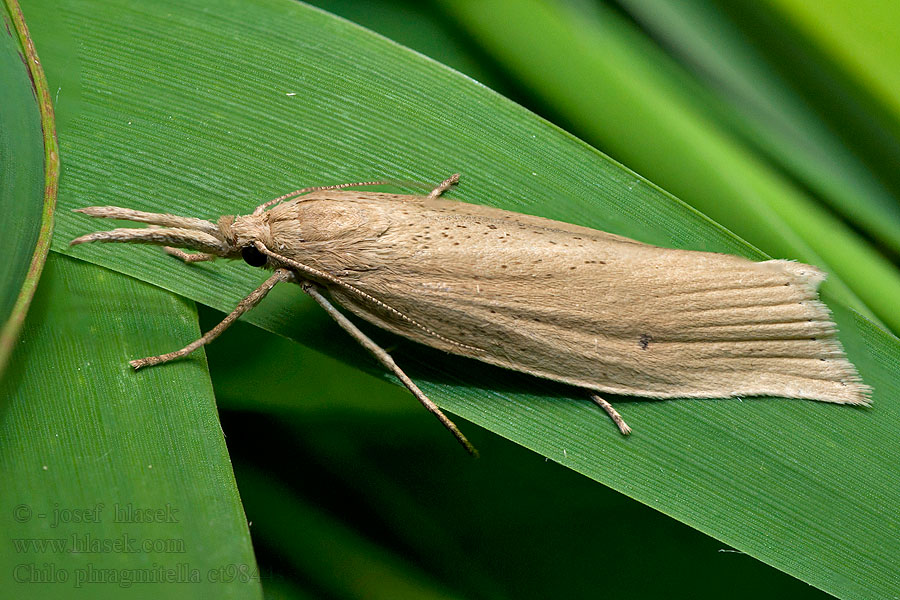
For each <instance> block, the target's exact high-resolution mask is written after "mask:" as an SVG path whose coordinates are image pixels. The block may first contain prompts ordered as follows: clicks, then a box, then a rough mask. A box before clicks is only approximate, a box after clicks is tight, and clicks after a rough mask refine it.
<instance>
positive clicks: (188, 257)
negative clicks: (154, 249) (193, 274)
mask: <svg viewBox="0 0 900 600" xmlns="http://www.w3.org/2000/svg"><path fill="white" fill-rule="evenodd" d="M163 250H164V251H165V253H166V254H171V255H172V256H174V257H175V258H180V259H181V260H183V261H184V262H186V263H195V262H203V261H206V260H215V259H216V255H215V254H207V253H206V252H185V251H184V250H182V249H181V248H173V247H172V246H163Z"/></svg>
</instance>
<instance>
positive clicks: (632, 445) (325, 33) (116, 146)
mask: <svg viewBox="0 0 900 600" xmlns="http://www.w3.org/2000/svg"><path fill="white" fill-rule="evenodd" d="M25 10H26V15H27V16H28V17H29V19H30V22H31V24H32V29H33V31H34V32H35V35H36V37H37V38H38V41H39V44H40V47H41V51H42V54H43V55H44V66H45V68H46V69H47V71H48V77H49V79H50V81H51V87H58V88H59V90H60V95H59V104H58V107H57V108H58V110H59V113H60V131H59V135H60V143H61V146H62V148H63V151H64V153H65V155H66V156H67V157H68V160H67V165H68V168H67V171H66V177H65V179H64V180H63V186H62V188H61V191H60V202H61V205H62V206H64V207H65V208H74V207H77V206H84V205H88V204H117V205H125V206H130V207H133V208H139V209H146V210H154V211H167V212H174V213H181V214H188V215H193V216H200V217H207V218H215V217H217V216H218V215H220V214H234V213H246V212H249V211H250V210H252V207H254V206H255V205H256V204H258V203H260V202H262V201H265V200H267V199H269V198H271V197H274V196H277V195H279V194H281V193H283V192H285V191H288V190H290V189H294V188H297V187H301V186H303V185H316V184H327V183H337V182H344V181H359V180H367V179H372V178H377V177H391V178H398V179H414V180H420V181H432V182H434V181H437V180H439V179H441V178H442V177H444V176H446V175H448V174H449V173H452V172H454V171H461V172H462V173H463V182H462V184H461V185H460V186H459V189H458V190H454V191H453V192H452V194H451V197H455V198H459V199H463V200H468V201H471V202H479V203H484V204H491V205H495V206H501V207H504V208H510V209H514V210H519V211H521V212H526V213H532V214H540V215H543V216H547V217H551V218H556V219H561V220H566V221H571V222H576V223H580V224H583V225H588V226H593V227H597V228H600V229H604V230H607V231H611V232H614V233H619V234H623V235H627V236H630V237H634V238H637V239H640V240H642V241H646V242H650V243H656V244H659V245H665V246H671V247H684V248H694V249H699V250H714V251H724V252H732V253H737V254H742V255H745V256H750V257H754V258H763V257H764V255H762V254H761V253H760V252H758V251H756V250H754V249H753V248H752V247H750V246H748V245H747V244H746V243H745V242H743V241H742V240H740V239H739V238H736V237H735V236H734V235H732V234H730V233H729V232H727V231H726V230H724V229H722V228H721V227H719V226H717V225H716V224H715V223H712V222H710V221H709V220H708V219H706V218H705V217H704V216H702V215H700V214H699V213H697V212H695V211H694V210H692V209H690V208H688V207H687V206H685V205H684V204H682V203H681V202H679V201H677V200H675V199H674V198H672V197H671V196H670V195H668V194H666V193H665V192H663V191H661V190H660V189H659V188H657V187H655V186H654V185H652V184H650V183H649V182H647V181H646V180H645V179H643V178H641V177H640V176H638V175H635V174H634V173H633V172H631V171H628V170H627V169H625V168H623V167H621V166H620V165H618V164H617V163H615V162H613V161H611V160H609V159H608V158H607V157H605V156H603V155H602V154H600V153H598V152H597V151H595V150H593V149H592V148H590V147H588V146H586V145H585V144H583V143H581V142H580V141H578V140H576V139H574V138H572V137H571V136H569V135H567V134H565V133H564V132H562V131H560V130H559V129H557V128H555V127H553V126H552V125H549V124H548V123H546V122H545V121H543V120H541V119H539V118H537V117H535V116H534V115H533V114H530V113H528V112H527V111H525V110H524V109H522V108H520V107H518V106H516V105H514V104H512V103H510V102H509V101H507V100H505V99H504V98H502V97H500V96H498V95H496V94H495V93H493V92H491V91H490V90H488V89H485V88H484V87H482V86H479V85H478V84H476V83H475V82H473V81H471V80H470V79H468V78H465V77H462V76H460V75H459V74H457V73H455V72H452V71H449V70H448V69H446V68H443V67H441V66H440V65H438V64H435V63H433V62H431V61H429V60H428V59H426V58H424V57H422V56H420V55H417V54H415V53H412V52H409V51H408V50H405V49H404V48H402V47H399V46H397V45H395V44H393V43H391V42H388V41H386V40H385V39H383V38H380V37H378V36H375V35H372V34H370V33H368V32H366V31H364V30H361V29H359V28H356V27H354V26H353V25H352V24H349V23H346V22H344V21H341V20H338V19H334V18H332V17H330V16H328V15H326V14H323V13H321V12H319V11H316V10H312V9H309V8H307V7H304V6H303V5H300V4H296V3H291V2H288V1H286V0H257V1H255V2H239V1H236V0H233V1H229V0H220V1H218V2H216V3H214V4H213V5H210V4H209V3H208V2H200V1H199V0H195V1H189V2H174V1H171V2H154V3H152V4H145V3H139V2H136V1H128V0H109V1H105V2H100V1H89V0H64V1H62V2H60V3H59V5H57V6H54V7H53V9H52V10H51V9H49V8H46V7H42V6H40V5H38V4H37V3H35V4H34V6H31V5H29V6H26V9H25ZM732 183H733V185H737V184H736V183H734V182H732ZM773 223H774V224H776V226H777V228H778V230H779V231H782V230H783V229H784V227H783V224H781V225H777V223H778V222H777V221H773ZM109 226H110V225H109V224H106V223H98V222H96V221H92V220H91V219H88V218H85V217H83V216H82V215H72V214H70V213H68V212H67V213H66V214H65V216H64V217H61V218H60V223H59V227H58V236H57V239H56V242H55V244H54V248H55V249H56V250H57V251H59V252H64V253H72V254H74V255H77V256H79V257H82V258H84V259H86V260H89V261H91V262H96V263H98V264H101V265H105V266H108V267H110V268H112V269H114V270H117V271H121V272H123V273H128V274H131V275H134V276H135V277H138V278H140V279H142V280H145V281H148V282H151V283H154V284H156V285H159V286H161V287H165V288H167V289H170V290H172V291H175V292H176V293H178V294H180V295H183V296H185V297H188V298H191V299H194V300H197V301H200V302H202V303H204V304H207V305H209V306H212V307H214V308H217V309H219V310H230V309H231V308H232V307H233V306H234V304H235V303H236V302H237V301H238V299H240V298H241V297H242V296H244V295H245V294H246V293H247V292H248V291H249V290H251V289H252V288H253V287H255V285H256V284H257V283H258V282H259V281H260V280H261V279H262V278H263V277H264V274H262V273H259V272H257V271H254V270H252V269H251V268H250V267H248V266H246V265H244V264H241V263H231V264H229V263H226V262H219V263H215V264H198V265H192V266H191V265H184V264H180V263H179V262H178V261H176V260H174V259H171V258H170V257H167V256H164V255H162V254H161V253H160V252H159V251H158V249H154V248H147V247H143V248H130V247H118V246H102V247H77V248H74V249H70V248H68V247H67V245H66V242H67V241H68V240H69V239H71V238H73V237H75V236H76V235H80V234H83V233H85V232H87V231H92V230H94V229H96V228H105V227H109ZM301 296H302V293H301V292H300V290H299V289H297V288H296V287H295V286H288V287H284V288H279V289H276V291H275V292H273V294H272V295H271V296H270V297H269V298H267V299H266V301H265V302H264V303H263V304H262V305H261V306H260V307H259V308H258V309H256V310H254V311H253V312H252V313H251V314H250V315H249V317H248V320H249V321H250V322H252V323H256V324H258V325H261V326H263V327H265V328H267V329H270V330H273V331H277V332H279V333H280V334H282V335H285V336H288V337H291V338H293V339H297V340H299V341H302V342H303V343H305V344H309V345H312V346H314V347H315V348H317V349H319V350H323V351H327V352H330V353H332V354H333V355H335V356H338V357H340V358H342V359H343V360H346V361H348V362H351V363H352V364H357V365H365V364H370V363H368V362H367V359H366V358H365V357H364V353H363V352H362V351H361V350H359V349H356V348H353V347H352V345H351V344H350V342H349V340H347V339H346V338H345V337H343V335H342V334H341V332H340V331H339V330H337V329H336V328H335V327H334V326H333V325H332V324H330V322H329V321H328V320H327V317H325V316H324V315H322V314H321V312H320V311H316V310H314V309H315V307H314V306H311V304H310V303H309V302H306V301H305V300H304V299H303V298H302V297H301ZM826 299H827V300H829V301H830V302H831V306H832V307H833V308H834V310H835V316H836V318H837V320H838V324H839V326H840V327H841V331H842V340H843V341H844V343H845V346H846V348H847V352H848V354H849V356H850V358H851V359H852V360H853V361H854V362H855V363H856V364H857V365H858V367H859V368H860V371H861V373H862V375H863V377H864V379H866V381H867V382H868V383H870V384H871V385H872V386H873V387H874V388H875V396H874V398H875V408H873V409H872V410H869V411H866V410H856V409H852V408H847V407H840V406H832V405H822V404H817V403H814V402H800V401H784V400H779V399H755V400H752V401H750V400H748V401H744V402H740V401H738V400H721V401H714V400H710V401H673V402H646V401H640V400H630V401H625V402H622V403H621V409H622V412H623V414H624V415H625V417H626V419H628V420H629V422H630V423H631V425H632V426H634V427H635V428H636V435H634V436H632V438H631V439H627V440H622V439H620V436H619V435H618V433H617V432H616V431H615V429H614V428H613V427H612V426H611V425H610V424H609V423H608V422H607V420H606V419H605V417H604V415H602V414H598V411H597V410H596V409H594V408H593V407H592V406H591V405H590V404H589V403H588V402H586V401H584V399H583V398H582V397H581V395H580V394H579V393H578V392H577V391H574V390H571V389H569V388H566V387H564V386H558V385H555V384H552V383H549V382H545V381H540V380H535V379H533V378H529V377H526V376H520V375H516V374H514V373H509V372H506V371H502V370H498V369H494V368H490V367H487V366H483V365H479V364H473V363H472V362H471V361H465V360H462V359H456V358H453V357H449V356H446V355H443V354H441V353H438V352H434V351H430V350H428V349H424V348H421V347H418V346H415V345H413V344H410V343H408V342H405V341H404V340H400V339H397V338H393V337H391V336H388V335H386V334H379V335H378V336H377V339H378V340H379V341H381V342H382V343H383V345H386V346H392V347H393V348H394V349H393V354H394V356H395V358H396V359H397V361H398V363H400V364H401V365H403V366H404V367H405V368H407V370H408V372H409V373H410V375H411V376H413V377H414V379H416V380H417V381H418V382H420V383H421V384H422V386H423V389H425V391H426V393H429V394H430V395H431V396H432V397H433V398H434V399H435V400H436V401H438V402H439V403H440V404H441V405H442V406H445V407H447V408H448V409H449V410H451V411H453V412H455V413H457V414H459V415H461V416H463V417H465V418H467V419H470V420H472V421H474V422H476V423H479V424H481V425H483V426H484V427H486V428H487V429H489V430H491V431H494V432H497V433H500V434H501V435H503V436H506V437H509V438H510V439H513V440H515V441H516V442H517V443H519V444H522V445H524V446H526V447H529V448H532V449H534V450H536V451H537V452H539V453H541V454H543V455H545V456H547V457H549V458H551V459H553V460H556V461H558V462H560V463H561V464H564V465H565V466H567V467H569V468H571V469H574V470H576V471H578V472H580V473H583V474H585V475H587V476H589V477H591V478H593V479H596V480H598V481H601V482H603V483H605V484H607V485H609V486H611V487H613V488H614V489H617V490H619V491H622V492H624V493H625V494H627V495H629V496H631V497H634V498H636V499H638V500H640V501H641V502H643V503H646V504H648V505H650V506H652V507H654V508H656V509H658V510H660V511H662V512H664V513H666V514H669V515H672V516H674V517H675V518H677V519H679V520H681V521H684V522H686V523H688V524H690V525H691V526H693V527H696V528H697V529H700V530H701V531H703V532H706V533H708V534H710V535H712V536H714V537H716V538H718V539H720V540H723V541H724V542H725V543H727V544H729V545H731V546H733V547H735V548H737V549H739V550H743V551H745V552H747V553H749V554H751V555H752V556H755V557H757V558H759V559H761V560H763V561H765V562H767V563H769V564H772V565H774V566H776V567H778V568H780V569H782V570H785V571H787V572H788V573H791V574H793V575H795V576H797V577H800V578H802V579H803V580H804V581H807V582H809V583H812V584H813V585H816V586H817V587H820V588H822V589H825V590H826V591H829V592H831V593H835V594H839V595H842V596H844V597H848V598H852V597H858V598H863V597H873V596H884V595H887V593H889V590H893V589H895V588H896V587H897V585H898V583H900V582H898V580H897V579H898V576H897V569H896V560H895V557H896V556H898V555H900V551H898V545H900V542H898V537H897V536H896V535H894V534H893V532H896V530H897V529H898V523H900V515H898V512H897V508H896V507H897V506H900V481H898V475H897V472H896V469H895V468H894V466H893V460H892V457H893V455H895V454H896V452H897V451H898V450H900V448H898V441H897V438H896V436H895V435H894V432H895V431H896V430H897V428H898V426H900V414H898V410H897V409H896V406H895V405H894V404H895V403H893V402H892V400H893V399H895V398H896V397H897V393H898V390H897V387H896V386H897V383H896V373H897V369H898V364H900V346H898V344H897V341H896V340H895V339H894V338H892V337H890V336H889V335H887V334H885V333H884V332H882V331H881V330H879V329H877V328H876V327H874V326H872V325H871V324H870V323H868V322H867V321H865V320H864V319H862V318H860V317H858V316H856V315H854V314H853V313H852V312H850V311H848V310H847V309H845V308H843V307H842V305H841V304H840V303H838V302H834V301H833V300H831V299H830V298H829V297H826ZM173 337H174V336H173ZM189 338H190V336H184V337H179V339H178V340H177V341H176V340H172V342H171V343H168V344H165V345H162V347H160V348H159V349H158V350H157V351H160V352H161V351H166V350H170V349H173V347H177V346H173V345H172V344H173V343H174V344H182V343H184V342H186V341H187V340H188V339H189ZM195 360H196V359H195ZM187 362H191V361H187ZM617 400H622V399H617ZM435 427H438V426H437V425H435ZM445 437H446V438H447V440H446V444H447V448H448V450H447V451H448V452H457V453H461V451H460V450H458V449H457V448H455V447H454V445H453V441H452V439H450V438H449V436H445ZM461 460H462V458H461ZM861 498H865V501H861V500H860V499H861ZM598 518H600V516H599V515H598ZM825 531H827V532H828V535H827V536H824V535H823V532H825ZM872 548H879V549H880V550H879V551H878V552H877V553H873V551H872V550H871V549H872Z"/></svg>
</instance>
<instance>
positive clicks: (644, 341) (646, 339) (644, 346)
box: [638, 333, 653, 350]
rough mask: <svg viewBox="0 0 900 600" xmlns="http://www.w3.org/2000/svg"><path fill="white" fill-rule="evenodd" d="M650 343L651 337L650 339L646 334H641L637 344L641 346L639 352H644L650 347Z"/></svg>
mask: <svg viewBox="0 0 900 600" xmlns="http://www.w3.org/2000/svg"><path fill="white" fill-rule="evenodd" d="M652 341H653V338H652V337H650V336H649V335H647V334H646V333H642V334H641V339H639V340H638V344H639V345H640V346H641V350H646V349H647V348H648V347H649V346H650V342H652Z"/></svg>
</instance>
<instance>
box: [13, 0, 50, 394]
mask: <svg viewBox="0 0 900 600" xmlns="http://www.w3.org/2000/svg"><path fill="white" fill-rule="evenodd" d="M0 21H2V23H3V25H4V26H5V32H6V35H3V34H2V33H0V214H2V215H3V218H2V219H0V239H2V240H3V247H4V249H5V250H6V256H5V258H4V260H3V262H2V263H0V377H2V376H3V372H4V370H5V367H6V364H7V363H8V361H9V357H10V354H11V353H12V351H13V348H14V345H15V342H16V338H17V337H18V334H19V330H20V329H21V327H22V323H23V322H24V320H25V314H26V313H27V312H28V306H29V304H30V303H31V299H32V297H33V295H34V290H35V288H36V287H37V282H38V279H39V278H40V275H41V269H42V268H43V265H44V261H45V260H46V258H47V251H48V250H49V248H50V231H51V228H52V223H53V208H54V205H55V202H56V184H57V178H58V176H59V158H58V155H57V151H56V140H55V138H54V136H55V129H54V124H53V109H52V107H51V106H50V99H49V96H48V93H47V92H48V90H47V82H46V79H45V78H44V74H43V72H42V71H41V68H40V62H39V61H38V59H37V56H36V55H35V53H34V48H33V47H32V46H30V45H29V43H30V40H29V37H28V31H27V28H26V27H25V23H24V20H23V19H22V14H21V12H20V11H19V9H18V6H17V4H16V3H15V1H14V0H8V1H6V2H4V3H3V6H0ZM0 31H2V30H0ZM45 162H46V164H45ZM45 167H46V168H45Z"/></svg>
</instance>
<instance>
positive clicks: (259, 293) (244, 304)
mask: <svg viewBox="0 0 900 600" xmlns="http://www.w3.org/2000/svg"><path fill="white" fill-rule="evenodd" d="M293 279H294V273H293V272H292V271H289V270H288V269H277V270H276V271H275V273H273V274H272V276H271V277H269V278H268V279H266V280H265V281H264V282H263V284H262V285H261V286H259V287H258V288H256V289H255V290H253V291H252V292H250V294H249V295H248V296H247V297H246V298H244V299H243V300H241V301H240V302H239V303H238V305H237V307H236V308H235V309H234V310H233V311H231V314H229V315H228V316H227V317H225V318H224V319H222V322H221V323H219V324H218V325H216V326H215V327H213V328H212V329H210V330H209V331H207V332H206V333H204V334H203V337H201V338H200V339H199V340H195V341H193V342H191V343H190V344H188V345H187V346H185V347H184V348H182V349H181V350H176V351H175V352H169V353H168V354H160V355H159V356H149V357H147V358H141V359H138V360H132V361H130V362H129V364H130V365H131V366H132V367H134V369H135V371H136V370H138V369H140V368H143V367H152V366H153V365H158V364H160V363H164V362H169V361H170V360H175V359H176V358H181V357H182V356H187V355H188V354H190V353H191V352H193V351H194V350H196V349H197V348H199V347H200V346H203V345H205V344H208V343H209V342H211V341H213V340H214V339H216V338H217V337H219V334H221V333H222V332H223V331H225V330H226V329H228V327H229V326H230V325H231V324H232V323H234V322H235V321H237V319H238V317H240V316H241V315H242V314H244V313H245V312H247V311H248V310H250V309H251V308H253V307H254V306H256V305H257V304H259V302H260V301H261V300H262V299H263V298H265V297H266V294H268V293H269V292H270V291H272V288H273V287H275V285H276V284H277V283H279V282H282V281H291V280H293Z"/></svg>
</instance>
